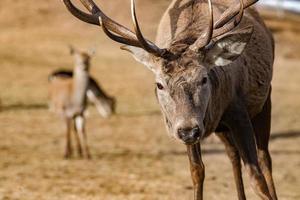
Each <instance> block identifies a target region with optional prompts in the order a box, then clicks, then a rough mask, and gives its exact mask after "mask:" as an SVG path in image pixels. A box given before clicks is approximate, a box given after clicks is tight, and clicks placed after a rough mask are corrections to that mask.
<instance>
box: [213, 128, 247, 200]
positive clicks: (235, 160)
mask: <svg viewBox="0 0 300 200" xmlns="http://www.w3.org/2000/svg"><path fill="white" fill-rule="evenodd" d="M228 134H229V133H228V132H221V133H217V134H216V135H217V136H218V137H219V138H220V140H221V141H222V142H223V144H224V145H225V149H226V153H227V155H228V157H229V159H230V161H231V164H232V167H233V175H234V180H235V184H236V189H237V192H238V198H239V200H246V196H245V190H244V183H243V177H242V166H241V157H240V154H239V152H238V149H237V148H236V146H235V145H234V143H233V141H232V139H231V138H230V136H229V135H228Z"/></svg>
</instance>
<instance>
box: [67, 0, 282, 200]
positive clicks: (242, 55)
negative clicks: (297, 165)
mask: <svg viewBox="0 0 300 200" xmlns="http://www.w3.org/2000/svg"><path fill="white" fill-rule="evenodd" d="M80 1H81V3H82V4H83V5H84V7H85V8H86V9H87V10H88V12H85V11H82V10H80V9H79V8H77V7H76V6H75V5H74V4H73V3H72V1H71V0H63V2H64V4H65V6H66V7H67V9H68V10H69V12H70V13H71V14H73V15H74V16H75V17H77V18H78V19H80V20H81V21H84V22H86V23H89V24H92V25H97V26H101V27H102V30H103V32H104V33H105V34H106V35H107V36H108V37H109V38H110V39H111V40H113V41H115V42H118V43H120V44H122V46H121V49H122V50H126V51H128V52H129V53H131V54H132V55H133V57H134V59H135V60H137V61H138V62H140V63H142V64H143V65H145V66H146V67H147V68H148V69H149V70H151V71H152V72H153V74H154V75H155V82H156V89H155V90H156V92H155V93H156V96H157V99H158V102H159V104H160V107H161V111H162V115H163V118H164V121H165V124H166V128H167V130H168V132H169V133H170V134H171V135H172V136H173V137H174V138H175V139H176V140H178V141H179V142H180V143H183V144H184V145H186V148H187V154H188V158H189V163H190V170H191V176H192V181H193V186H194V199H195V200H202V199H203V187H204V179H205V166H204V163H203V161H202V155H201V145H200V141H202V140H203V139H204V138H206V137H208V136H209V135H210V134H211V133H213V132H215V133H216V135H217V136H218V137H219V138H220V140H221V141H222V142H223V143H224V145H225V150H226V153H227V155H228V157H229V159H230V161H231V163H232V167H233V175H234V180H235V183H236V189H237V196H238V199H239V200H245V199H246V195H245V192H244V185H243V178H242V171H241V167H242V163H241V161H242V162H243V164H244V166H245V171H246V172H247V173H248V175H249V177H250V181H251V186H252V189H253V190H254V191H255V193H256V194H257V196H258V197H259V198H260V199H262V200H276V199H277V195H276V190H275V185H274V181H273V177H272V160H271V155H270V152H269V148H268V144H269V137H270V126H271V107H272V105H271V88H272V84H271V81H272V76H273V62H274V48H275V47H274V46H275V45H274V40H273V37H272V34H271V32H270V31H269V30H268V28H267V27H266V25H265V24H264V22H263V19H262V18H261V17H260V15H259V13H258V12H257V11H256V10H255V8H252V7H251V8H249V7H250V6H252V5H253V4H255V3H256V2H257V1H258V0H239V3H238V4H236V3H235V2H233V0H232V1H229V0H214V1H213V2H212V0H172V2H171V4H170V5H169V7H168V8H167V9H166V11H165V13H164V14H163V16H162V18H161V20H160V23H159V26H158V30H157V36H156V42H155V43H154V42H151V41H150V40H148V39H146V38H145V36H144V35H143V33H142V30H141V27H140V25H139V21H138V19H137V13H136V5H135V1H134V0H131V15H132V20H133V25H134V31H131V30H130V29H129V28H127V27H125V26H123V25H121V24H120V23H118V22H116V21H115V20H113V19H111V18H110V17H108V16H107V15H106V14H105V13H104V12H103V11H102V10H101V9H100V7H99V6H97V5H96V3H95V2H94V1H93V0H80Z"/></svg>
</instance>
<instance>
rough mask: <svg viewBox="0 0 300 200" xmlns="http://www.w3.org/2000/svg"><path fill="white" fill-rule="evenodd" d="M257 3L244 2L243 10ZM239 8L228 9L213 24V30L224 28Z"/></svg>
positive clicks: (237, 6) (254, 1) (253, 0)
mask: <svg viewBox="0 0 300 200" xmlns="http://www.w3.org/2000/svg"><path fill="white" fill-rule="evenodd" d="M256 2H258V0H246V1H245V0H244V2H243V3H244V9H246V8H248V7H250V6H252V5H253V4H255V3H256ZM239 9H240V6H239V5H236V6H234V7H230V8H228V9H227V10H226V11H225V12H224V13H223V14H222V15H221V17H220V19H219V20H218V21H217V22H216V23H215V25H214V28H215V29H218V28H221V27H222V26H224V25H225V24H226V23H227V22H229V21H230V20H231V19H232V18H234V17H235V16H236V15H237V14H238V13H239Z"/></svg>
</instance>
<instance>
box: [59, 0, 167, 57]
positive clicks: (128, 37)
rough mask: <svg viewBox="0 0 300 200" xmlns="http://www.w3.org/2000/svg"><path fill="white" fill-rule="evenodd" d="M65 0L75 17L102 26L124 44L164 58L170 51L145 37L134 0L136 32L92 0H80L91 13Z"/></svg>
mask: <svg viewBox="0 0 300 200" xmlns="http://www.w3.org/2000/svg"><path fill="white" fill-rule="evenodd" d="M63 1H64V3H65V5H66V7H67V8H68V10H69V11H70V12H71V13H72V14H73V15H74V16H75V17H77V18H78V19H80V20H82V21H84V22H87V23H90V24H94V25H99V26H102V29H103V31H104V33H105V34H106V35H107V36H108V37H109V38H111V39H112V40H114V41H116V42H119V43H122V44H126V45H130V46H136V47H140V48H143V49H144V50H146V51H147V52H149V53H151V54H153V55H155V56H158V57H162V58H164V57H166V56H167V55H168V54H167V52H168V51H167V50H166V49H161V48H159V47H157V46H156V45H155V44H154V43H152V42H151V41H149V40H147V39H145V38H144V36H143V34H142V32H141V29H140V27H139V24H138V20H137V17H136V11H135V1H134V0H131V11H132V18H133V22H134V25H135V33H133V32H132V31H131V30H130V29H128V28H126V27H125V26H123V25H121V24H119V23H117V22H116V21H114V20H112V19H111V18H109V17H108V16H107V15H105V14H104V13H103V12H102V10H101V9H100V8H99V7H98V6H97V5H96V4H95V3H94V2H93V1H92V0H80V1H81V3H82V4H83V5H84V6H85V7H86V9H87V10H88V11H89V12H90V13H91V14H87V13H84V12H83V11H81V10H79V9H78V8H76V7H75V6H74V4H72V2H71V0H63Z"/></svg>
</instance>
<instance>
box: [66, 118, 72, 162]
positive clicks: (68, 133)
mask: <svg viewBox="0 0 300 200" xmlns="http://www.w3.org/2000/svg"><path fill="white" fill-rule="evenodd" d="M65 121H66V150H65V158H66V159H68V158H71V156H72V154H73V148H72V141H71V140H72V138H71V123H72V119H70V118H68V117H66V119H65Z"/></svg>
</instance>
